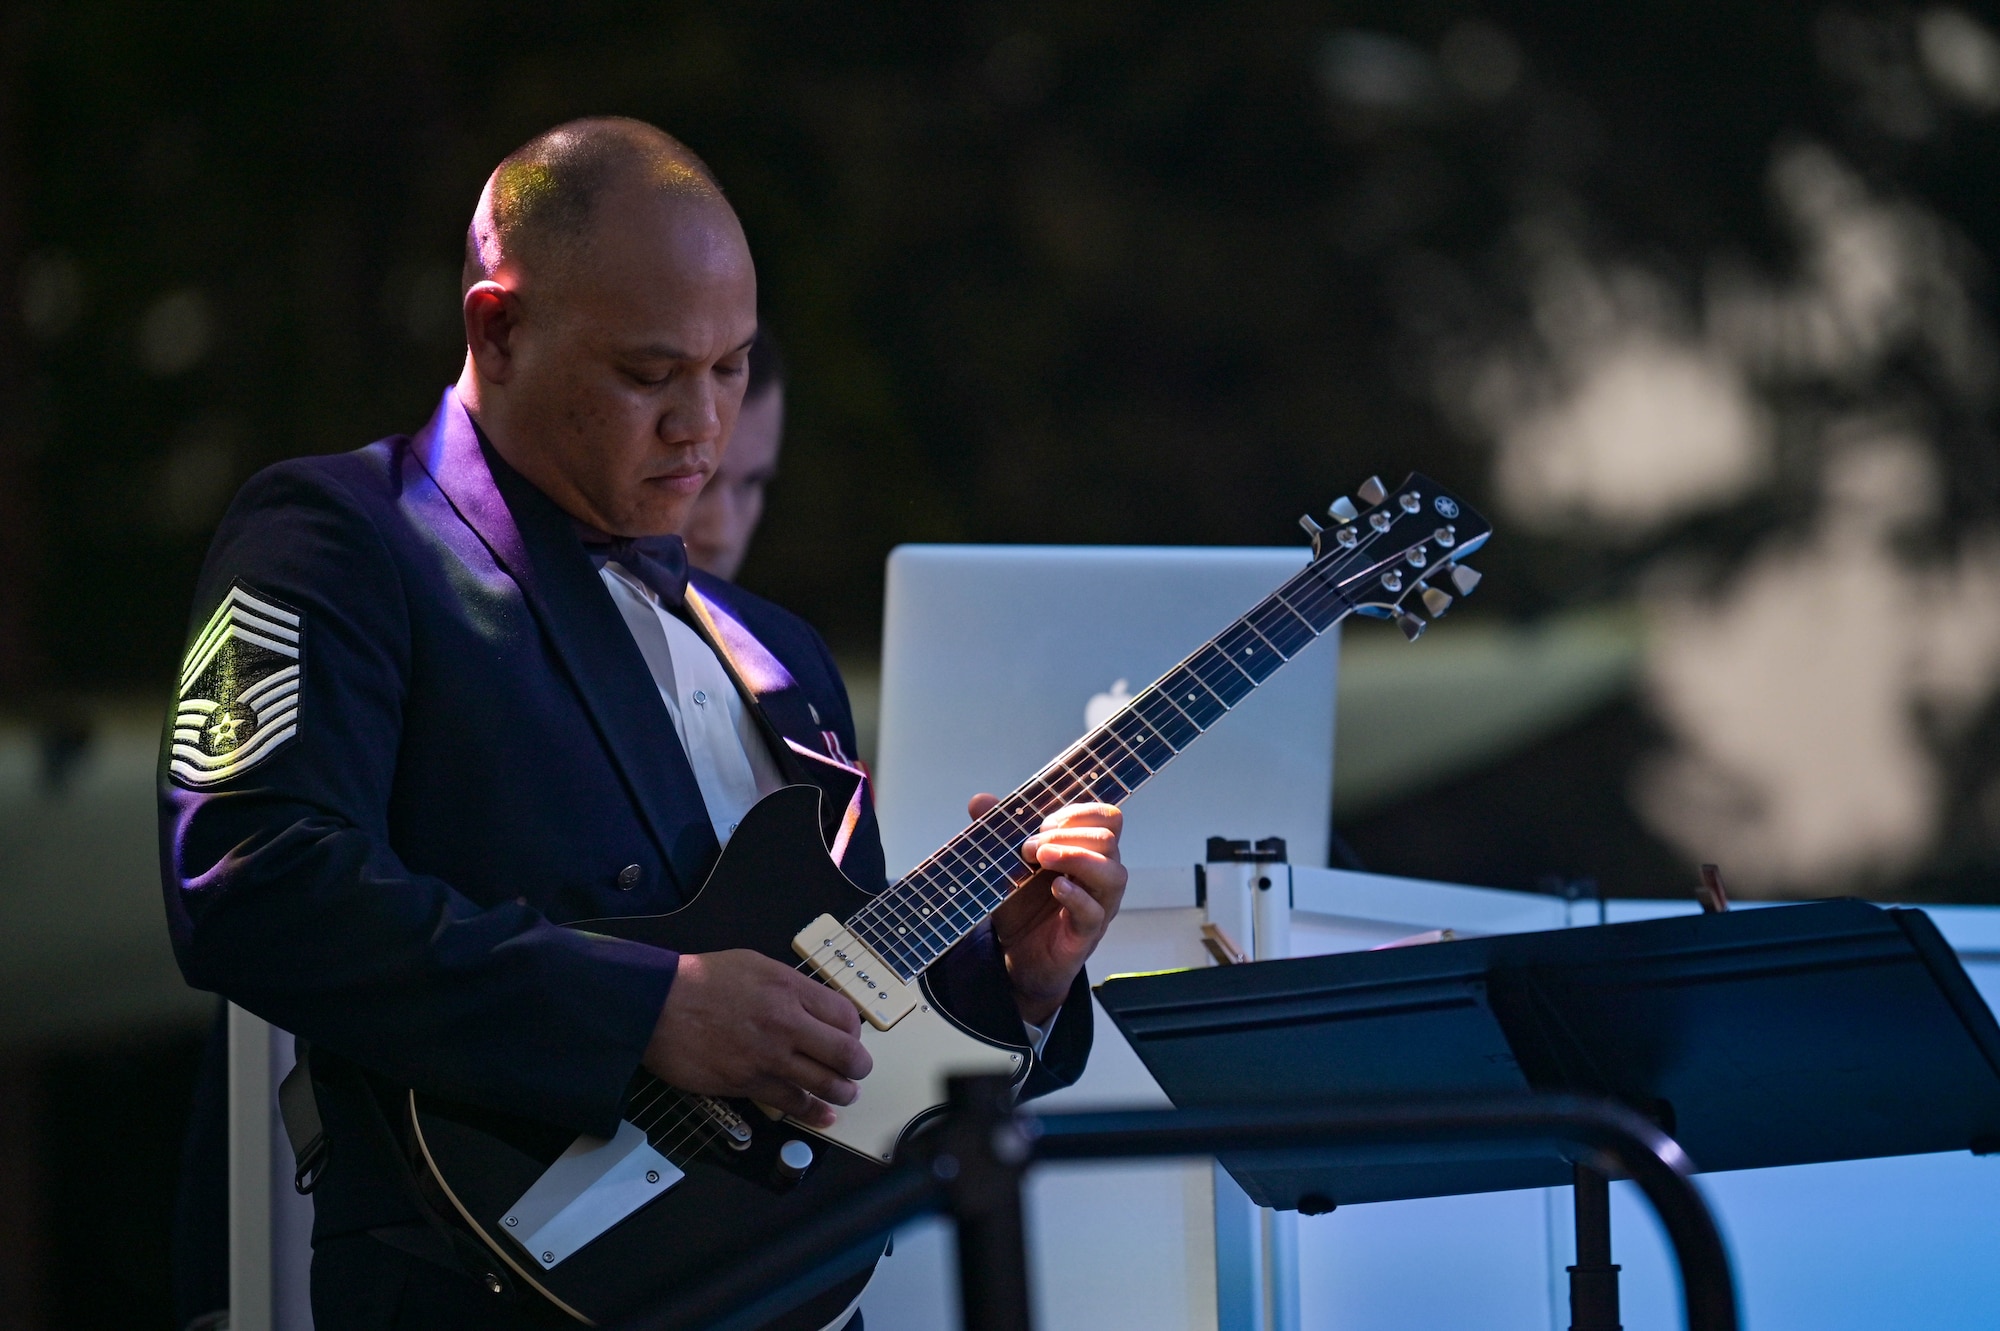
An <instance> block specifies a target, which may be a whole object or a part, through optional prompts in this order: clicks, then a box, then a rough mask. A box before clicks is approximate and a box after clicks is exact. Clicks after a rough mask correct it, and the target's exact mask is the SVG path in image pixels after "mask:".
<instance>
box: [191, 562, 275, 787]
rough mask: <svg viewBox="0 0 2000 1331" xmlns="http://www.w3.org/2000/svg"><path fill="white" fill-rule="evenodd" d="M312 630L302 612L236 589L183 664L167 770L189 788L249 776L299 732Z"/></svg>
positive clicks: (224, 599)
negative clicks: (303, 647) (304, 642)
mask: <svg viewBox="0 0 2000 1331" xmlns="http://www.w3.org/2000/svg"><path fill="white" fill-rule="evenodd" d="M304 628H305V623H304V621H303V620H302V619H301V618H300V617H299V614H298V612H297V611H295V610H289V609H287V608H286V607H284V606H283V605H280V604H279V603H278V602H276V601H273V600H272V599H270V598H269V597H267V596H260V595H258V594H256V593H254V592H252V591H250V590H249V589H248V588H247V587H245V586H244V585H243V584H242V583H240V582H239V583H236V584H234V585H233V586H231V587H230V589H229V594H228V595H227V596H225V597H223V598H222V604H221V605H220V606H218V607H216V611H215V613H214V614H213V615H211V616H210V617H209V620H208V623H207V624H206V625H204V626H203V627H202V630H201V632H200V633H197V634H196V635H195V639H194V645H193V646H191V647H189V648H188V653H187V659H186V660H184V661H182V662H181V682H180V694H179V697H178V699H177V701H176V705H175V710H174V746H173V757H172V758H171V759H170V760H169V761H168V770H169V771H171V772H172V773H173V776H174V779H175V780H177V781H179V782H180V783H181V784H182V785H185V786H195V787H201V786H212V785H215V784H216V783H217V782H220V781H226V780H228V779H229V778H230V777H233V776H239V775H241V774H242V773H244V772H247V771H249V770H250V769H251V768H253V767H255V766H256V765H257V764H258V763H261V762H263V761H264V760H265V759H266V758H269V757H270V756H271V755H272V754H273V753H276V752H277V751H278V750H279V749H281V748H283V747H284V746H285V744H286V743H288V742H289V741H290V740H291V739H292V738H293V737H294V736H296V735H297V734H298V733H299V685H300V683H301V682H302V681H303V678H304V677H303V675H302V674H301V673H300V671H301V669H302V667H303V664H304V663H303V661H302V659H301V657H300V655H299V639H300V634H301V632H302V630H303V629H304Z"/></svg>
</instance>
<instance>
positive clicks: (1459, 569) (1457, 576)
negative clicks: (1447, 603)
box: [1451, 564, 1480, 596]
mask: <svg viewBox="0 0 2000 1331" xmlns="http://www.w3.org/2000/svg"><path fill="white" fill-rule="evenodd" d="M1479 578H1480V573H1479V570H1478V569H1476V568H1467V567H1466V566H1465V565H1463V564H1455V565H1453V566H1452V570H1451V585H1452V586H1454V587H1456V588H1458V594H1459V595H1460V596H1470V595H1472V589H1473V588H1474V587H1477V586H1478V585H1479Z"/></svg>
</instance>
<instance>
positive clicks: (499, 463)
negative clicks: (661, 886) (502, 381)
mask: <svg viewBox="0 0 2000 1331" xmlns="http://www.w3.org/2000/svg"><path fill="white" fill-rule="evenodd" d="M411 448H412V451H413V452H414V453H415V455H416V457H417V460H418V461H419V463H420V464H421V465H422V466H423V468H424V470H426V471H427V472H429V473H430V475H431V478H432V479H433V480H435V481H436V482H437V484H438V488H439V489H440V490H442V491H443V492H444V494H445V497H446V498H447V499H448V500H450V502H451V505H452V507H453V508H454V509H455V510H456V511H457V512H458V515H459V516H460V517H461V518H463V519H464V520H465V523H466V525H467V526H469V527H471V528H472V529H473V531H475V532H477V533H478V534H479V538H480V539H481V540H482V541H484V542H485V543H486V546H487V548H488V549H490V550H491V551H492V552H493V557H494V558H495V559H496V560H498V561H499V563H500V565H501V567H503V568H505V569H506V570H507V572H508V574H509V575H510V576H511V577H513V579H514V581H515V582H516V583H517V584H518V585H519V586H520V588H521V592H522V595H523V596H524V597H525V598H526V600H527V602H528V605H529V607H530V608H531V609H532V610H533V612H534V614H535V616H536V618H537V619H538V620H540V622H541V625H542V628H543V631H544V632H545V633H546V634H547V636H548V639H549V641H550V643H552V644H553V645H554V648H555V653H556V656H557V657H558V659H559V660H560V661H561V663H562V667H563V669H564V671H565V672H566V673H567V674H568V676H569V678H570V681H571V683H572V684H574V685H575V687H576V691H577V693H578V695H579V696H580V697H581V698H582V699H583V703H584V707H585V709H586V710H587V711H589V713H590V716H591V720H592V722H593V723H594V724H595V726H596V729H597V733H598V738H599V739H600V740H601V741H602V742H603V744H604V747H605V749H606V750H607V751H608V752H609V753H610V754H611V757H612V761H613V762H614V763H615V764H616V765H617V767H618V770H619V772H620V774H621V775H622V776H623V777H624V780H625V785H626V789H627V790H628V791H629V792H630V793H631V796H632V800H633V803H634V804H636V805H637V806H638V807H639V809H640V811H641V813H642V814H643V815H644V817H645V821H646V823H647V825H648V827H649V828H650V829H651V831H652V833H653V838H654V840H655V841H656V842H657V843H658V845H659V848H660V852H661V854H662V856H663V857H664V858H665V860H666V862H667V864H668V866H669V868H670V870H671V872H672V873H673V875H674V877H675V879H676V880H677V881H678V884H679V887H680V889H681V895H682V897H683V898H686V897H688V896H691V895H692V894H693V892H694V890H695V889H696V888H697V887H699V886H700V884H701V881H702V879H703V877H704V876H705V875H706V873H707V871H708V868H709V866H710V865H711V864H713V863H714V861H715V857H716V854H717V852H718V851H719V850H720V846H719V845H718V843H717V842H716V839H715V829H714V828H713V827H712V826H711V825H710V824H709V820H708V812H707V806H706V805H705V804H704V803H703V801H702V797H701V787H700V786H699V785H698V784H697V783H696V781H695V776H694V769H693V768H692V767H691V766H689V764H688V759H687V754H686V753H685V752H683V751H682V749H681V743H680V737H679V736H678V735H676V734H675V733H674V725H673V719H672V718H671V717H670V716H669V715H668V714H667V709H666V705H665V704H664V703H662V702H661V701H660V694H659V690H658V688H657V687H656V686H655V685H654V683H653V677H652V674H651V672H650V671H649V670H648V669H647V668H646V661H645V658H644V657H642V656H641V655H640V654H639V648H638V646H637V644H635V643H634V642H633V641H632V634H631V632H630V630H628V629H627V628H626V627H625V621H624V620H623V619H622V618H621V617H620V616H619V614H618V608H617V606H615V605H614V604H612V601H611V597H610V596H609V595H608V594H607V593H606V592H605V589H604V585H603V583H602V582H601V581H600V580H599V578H598V574H597V570H596V569H595V568H593V567H592V566H591V562H590V556H589V555H588V554H586V553H585V552H584V549H583V546H582V544H581V543H580V542H579V541H578V540H577V538H576V533H575V529H574V527H573V526H572V525H571V522H570V519H569V517H568V515H567V514H565V513H564V512H563V511H562V510H561V509H560V508H558V507H556V505H555V503H554V502H553V501H552V500H550V499H549V498H548V497H547V496H546V495H544V494H542V492H541V491H539V490H537V489H536V488H535V487H534V486H533V485H531V484H529V483H528V482H527V481H526V480H525V479H523V478H522V477H521V476H520V475H519V474H518V473H516V472H515V471H514V470H513V468H511V467H509V466H508V465H507V464H506V463H505V462H504V461H503V460H501V459H500V458H499V457H498V456H497V455H496V454H494V453H492V452H491V450H490V449H489V448H488V447H487V446H486V445H485V443H484V441H482V440H481V439H480V437H479V432H478V431H477V429H475V428H474V426H473V423H472V418H471V417H470V416H469V415H467V413H466V410H465V408H464V406H463V405H461V404H460V402H459V400H458V395H457V393H456V392H454V391H452V390H450V389H447V390H446V391H445V395H444V401H443V402H441V403H440V404H439V405H438V410H437V414H436V415H434V416H432V417H431V421H430V424H428V425H426V426H425V427H424V429H423V431H422V432H421V433H420V434H418V435H417V436H416V438H415V439H413V440H412V441H411Z"/></svg>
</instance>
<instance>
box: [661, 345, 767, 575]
mask: <svg viewBox="0 0 2000 1331" xmlns="http://www.w3.org/2000/svg"><path fill="white" fill-rule="evenodd" d="M784 430H785V390H784V386H783V385H781V384H772V385H770V386H769V387H767V388H765V389H764V390H763V391H762V392H760V393H758V394H757V396H755V397H753V398H748V399H746V400H745V401H744V403H743V409H742V411H741V413H740V414H738V416H737V417H736V429H735V431H734V432H733V433H732V434H731V435H730V436H729V440H728V445H727V447H725V448H724V449H723V451H722V461H721V464H720V465H718V466H717V467H716V469H715V474H714V475H713V476H711V477H709V478H708V485H707V486H706V487H704V488H703V490H702V492H701V497H700V498H698V499H696V500H695V504H694V511H693V514H692V515H691V516H690V517H689V518H688V522H687V526H686V527H685V528H683V529H682V531H681V535H682V536H683V537H685V538H686V539H687V548H688V559H689V560H690V561H691V562H692V563H693V564H694V566H695V567H696V568H702V569H707V570H708V571H709V572H710V573H713V574H715V576H717V577H718V578H732V579H733V578H734V577H735V576H736V571H737V570H738V569H740V568H742V567H743V556H744V554H745V553H747V552H748V551H749V549H750V538H751V537H752V536H753V535H755V534H756V531H757V523H758V521H759V520H760V519H761V518H762V517H763V516H764V487H765V486H767V485H769V484H770V483H771V478H772V477H773V476H775V475H776V474H777V472H778V442H779V439H780V438H781V437H782V436H783V434H784Z"/></svg>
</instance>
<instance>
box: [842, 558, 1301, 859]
mask: <svg viewBox="0 0 2000 1331" xmlns="http://www.w3.org/2000/svg"><path fill="white" fill-rule="evenodd" d="M1306 557H1307V552H1306V550H1305V548H1304V547H1303V546H1301V547H1298V548H1296V549H1290V548H1283V549H1262V548H1214V547H1210V548H1202V547H1177V546H1047V545H1044V546H1034V545H905V546H899V547H898V548H897V549H896V550H895V551H894V552H893V553H892V554H891V555H890V556H889V579H888V589H887V601H886V607H885V612H884V619H883V629H882V721H881V736H880V740H879V742H878V745H877V756H876V773H875V776H876V783H877V784H876V798H877V801H878V807H879V809H880V813H881V820H882V841H883V845H884V847H885V848H886V850H887V852H888V857H889V872H890V875H891V876H892V877H894V876H895V875H897V874H901V873H904V872H906V871H907V870H909V869H910V868H911V867H912V866H913V865H915V864H916V863H917V862H918V861H919V860H921V859H923V858H924V856H926V855H928V854H930V852H931V851H933V850H935V849H937V847H938V845H939V844H941V843H942V842H943V841H945V840H946V839H947V838H948V837H950V836H951V835H952V834H953V833H954V832H957V831H958V830H959V829H960V828H961V827H963V826H964V825H965V822H966V817H965V801H966V798H967V797H968V796H970V795H972V794H974V793H975V792H977V791H982V790H984V791H991V792H993V793H994V794H996V795H997V794H1005V793H1006V792H1007V791H1009V790H1011V789H1012V788H1013V787H1015V786H1017V785H1019V784H1020V783H1021V782H1023V781H1025V780H1026V779H1027V778H1028V777H1030V776H1032V775H1034V774H1035V772H1036V771H1038V770H1039V769H1040V768H1041V767H1042V766H1043V765H1044V764H1045V763H1047V762H1048V761H1049V759H1051V758H1053V757H1054V756H1055V755H1056V754H1057V753H1059V752H1061V751H1062V749H1063V748H1064V747H1065V746H1066V745H1068V744H1069V743H1070V742H1071V741H1073V740H1075V739H1076V738H1077V737H1079V736H1080V735H1082V734H1083V733H1084V732H1085V730H1087V729H1089V728H1091V727H1092V726H1094V725H1096V724H1097V723H1098V722H1099V721H1101V720H1103V719H1104V718H1105V717H1107V716H1109V715H1110V714H1111V712H1112V711H1114V710H1116V708H1117V707H1118V706H1120V705H1122V701H1123V699H1124V698H1125V697H1126V696H1128V695H1129V694H1134V693H1137V692H1139V691H1140V690H1141V689H1143V688H1145V687H1146V686H1147V685H1148V684H1150V683H1152V682H1153V681H1154V680H1155V679H1156V678H1158V677H1159V676H1160V675H1162V674H1164V673H1166V671H1167V669H1168V668H1169V667H1171V666H1172V665H1174V664H1175V663H1176V662H1178V661H1179V660H1180V659H1181V658H1182V657H1184V656H1186V655H1187V654H1188V653H1190V652H1192V651H1193V650H1194V649H1195V648H1197V647H1199V646H1201V645H1202V644H1203V643H1204V642H1206V641H1207V640H1208V639H1209V638H1210V637H1211V636H1213V635H1214V634H1217V633H1219V632H1221V631H1222V630H1223V629H1224V628H1226V627H1227V626H1228V625H1229V623H1230V622H1231V621H1232V620H1234V619H1235V618H1236V617H1237V616H1238V615H1241V614H1243V613H1244V612H1245V611H1247V610H1249V609H1250V608H1251V607H1252V606H1253V605H1255V604H1256V603H1257V602H1258V601H1259V600H1261V599H1263V597H1265V596H1266V595H1268V594H1269V593H1270V592H1271V591H1273V590H1275V589H1276V588H1277V587H1278V586H1279V585H1280V584H1281V583H1283V582H1284V581H1285V579H1287V578H1289V577H1291V576H1292V575H1293V574H1294V573H1296V572H1298V571H1299V569H1301V568H1302V567H1304V565H1305V561H1306ZM1338 636H1339V631H1338V629H1336V630H1335V631H1334V632H1332V633H1329V634H1327V635H1326V637H1325V638H1324V639H1322V640H1321V641H1319V642H1317V643H1315V644H1313V645H1312V646H1311V647H1309V648H1307V649H1306V650H1305V651H1303V652H1301V653H1300V654H1299V655H1298V657H1297V658H1295V659H1294V660H1293V661H1291V662H1290V663H1289V664H1287V665H1285V666H1284V667H1282V668H1281V669H1280V670H1279V671H1278V672H1277V674H1275V675H1274V676H1272V678H1271V679H1270V680H1269V681H1268V682H1267V683H1265V685H1264V686H1263V687H1262V688H1260V689H1258V690H1257V691H1256V692H1255V693H1253V694H1252V695H1250V697H1248V698H1246V699H1245V700H1244V701H1243V702H1242V703H1240V704H1239V705H1238V706H1237V707H1236V709H1235V710H1234V711H1233V712H1231V713H1230V714H1229V715H1228V716H1225V717H1223V718H1222V719H1221V721H1220V722H1218V723H1217V724H1216V725H1215V727H1214V728H1213V729H1212V730H1210V731H1209V733H1208V734H1206V735H1203V736H1202V737H1201V738H1200V739H1198V740H1197V741H1195V743H1194V744H1193V745H1192V746H1191V747H1190V748H1189V749H1188V750H1187V751H1186V752H1185V753H1183V754H1182V755H1181V756H1180V757H1178V758H1176V759H1174V761H1173V762H1172V763H1171V764H1170V765H1169V766H1168V767H1167V768H1166V769H1165V770H1163V771H1162V772H1161V773H1160V775H1159V776H1157V777H1155V778H1153V780H1152V781H1150V782H1148V783H1147V784H1146V785H1145V786H1144V787H1143V788H1142V789H1140V790H1139V791H1138V792H1137V793H1136V794H1134V795H1133V796H1132V798H1131V799H1130V800H1129V801H1127V803H1126V805H1125V815H1126V821H1125V838H1124V856H1125V862H1126V863H1127V864H1128V865H1131V866H1134V867H1138V868H1162V867H1167V866H1174V865H1187V864H1198V863H1200V862H1201V861H1202V859H1203V858H1204V857H1205V851H1206V847H1207V840H1208V838H1209V837H1211V836H1226V837H1232V838H1244V837H1253V838H1254V837H1267V836H1281V837H1283V838H1285V841H1286V844H1287V847H1288V849H1289V851H1290V858H1291V861H1292V863H1294V864H1312V865H1321V864H1325V863H1326V834H1327V820H1328V816H1329V813H1330V810H1331V808H1332V803H1333V689H1334V668H1335V663H1336V662H1337V660H1338V659H1339V647H1338V642H1337V639H1338Z"/></svg>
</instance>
